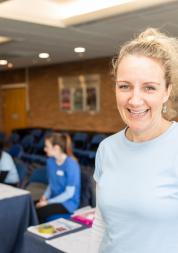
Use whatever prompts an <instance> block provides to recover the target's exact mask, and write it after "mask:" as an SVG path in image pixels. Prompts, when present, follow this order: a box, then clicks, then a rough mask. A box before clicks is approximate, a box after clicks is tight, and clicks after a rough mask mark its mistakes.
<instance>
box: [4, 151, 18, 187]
mask: <svg viewBox="0 0 178 253" xmlns="http://www.w3.org/2000/svg"><path fill="white" fill-rule="evenodd" d="M0 170H2V171H3V170H8V171H9V173H8V175H7V177H6V178H5V181H4V182H5V183H9V184H17V183H18V182H19V175H18V172H17V169H16V166H15V163H14V161H13V159H12V157H11V156H10V155H9V154H8V153H7V152H4V151H2V155H1V159H0Z"/></svg>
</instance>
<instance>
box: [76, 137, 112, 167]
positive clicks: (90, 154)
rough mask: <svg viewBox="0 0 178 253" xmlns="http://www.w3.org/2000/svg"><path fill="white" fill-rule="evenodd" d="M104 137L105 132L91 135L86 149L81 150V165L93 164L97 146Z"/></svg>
mask: <svg viewBox="0 0 178 253" xmlns="http://www.w3.org/2000/svg"><path fill="white" fill-rule="evenodd" d="M106 137H107V135H106V134H95V135H94V136H93V137H92V139H91V141H90V143H89V144H88V148H87V150H84V151H83V152H82V158H81V159H80V161H81V164H82V165H89V166H94V162H95V156H96V151H97V148H98V146H99V144H100V142H101V141H102V140H104V139H105V138H106Z"/></svg>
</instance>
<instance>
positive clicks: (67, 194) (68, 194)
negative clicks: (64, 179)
mask: <svg viewBox="0 0 178 253" xmlns="http://www.w3.org/2000/svg"><path fill="white" fill-rule="evenodd" d="M74 193H75V186H66V188H65V191H64V192H63V193H61V194H59V195H57V196H56V197H54V198H51V199H48V203H49V204H52V203H63V202H64V201H66V200H68V199H70V198H72V197H73V195H74Z"/></svg>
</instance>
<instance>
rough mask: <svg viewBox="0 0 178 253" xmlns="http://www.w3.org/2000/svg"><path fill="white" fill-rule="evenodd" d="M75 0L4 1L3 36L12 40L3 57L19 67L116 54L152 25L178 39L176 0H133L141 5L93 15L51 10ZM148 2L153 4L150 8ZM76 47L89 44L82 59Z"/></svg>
mask: <svg viewBox="0 0 178 253" xmlns="http://www.w3.org/2000/svg"><path fill="white" fill-rule="evenodd" d="M71 1H72V2H75V1H76V0H65V1H64V0H9V1H4V2H2V3H0V36H2V35H3V36H8V37H10V38H11V39H12V40H11V41H10V42H8V43H6V44H1V45H0V59H7V60H8V61H9V62H11V63H13V65H14V68H19V67H29V66H38V65H45V64H54V63H61V62H71V61H77V60H80V59H91V58H98V57H106V56H113V55H114V54H116V53H117V50H118V47H119V45H120V44H122V43H123V42H125V41H126V40H128V39H131V38H132V36H133V34H135V33H138V32H139V31H142V30H143V29H144V28H146V27H149V26H153V27H158V28H160V29H161V30H162V31H166V32H168V33H169V34H170V35H173V36H177V37H178V0H176V1H166V0H162V1H161V0H154V1H151V0H150V1H147V0H142V1H140V0H138V1H137V0H135V1H136V2H137V3H135V1H134V2H132V3H128V4H126V5H125V9H124V7H123V6H120V7H119V6H117V7H114V8H108V9H105V11H100V12H99V11H97V12H95V13H92V14H90V15H88V14H87V15H85V16H84V15H81V16H77V17H75V18H67V19H60V18H57V16H55V15H57V14H55V15H54V12H52V10H53V11H54V10H55V13H56V8H57V6H58V5H61V4H63V3H64V2H65V3H69V2H71ZM86 1H87V0H86ZM95 1H96V0H95ZM0 2H1V1H0ZM166 2H167V3H166ZM148 3H149V5H150V3H151V4H152V5H153V6H151V7H150V6H149V7H147V8H146V7H145V5H148ZM54 7H55V8H54ZM131 9H132V10H133V9H134V11H131ZM76 46H83V47H85V48H86V53H85V54H84V55H83V56H82V57H79V56H78V55H76V53H74V52H73V49H74V47H76ZM40 52H49V53H50V55H51V58H50V60H49V59H48V60H44V59H43V60H42V59H39V58H38V53H40ZM5 68H7V66H5V67H0V69H5Z"/></svg>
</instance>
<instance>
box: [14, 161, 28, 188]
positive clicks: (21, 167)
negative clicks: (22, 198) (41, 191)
mask: <svg viewBox="0 0 178 253" xmlns="http://www.w3.org/2000/svg"><path fill="white" fill-rule="evenodd" d="M15 166H16V168H17V172H18V174H19V179H20V182H19V185H18V186H19V187H20V188H23V186H24V180H25V178H26V176H27V173H28V168H27V166H26V165H25V164H24V163H23V162H21V161H18V160H15Z"/></svg>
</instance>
